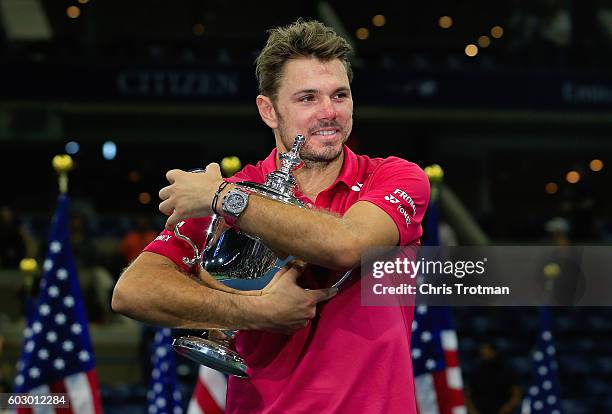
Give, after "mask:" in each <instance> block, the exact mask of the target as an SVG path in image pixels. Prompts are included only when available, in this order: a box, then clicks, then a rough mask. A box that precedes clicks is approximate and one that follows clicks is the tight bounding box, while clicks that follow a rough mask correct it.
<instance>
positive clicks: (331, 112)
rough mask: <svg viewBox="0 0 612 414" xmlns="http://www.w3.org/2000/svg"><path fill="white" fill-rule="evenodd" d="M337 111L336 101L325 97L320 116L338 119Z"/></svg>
mask: <svg viewBox="0 0 612 414" xmlns="http://www.w3.org/2000/svg"><path fill="white" fill-rule="evenodd" d="M336 115H337V111H336V107H335V106H334V102H333V101H332V100H331V99H330V98H324V99H323V100H322V102H321V111H320V116H321V118H322V119H336Z"/></svg>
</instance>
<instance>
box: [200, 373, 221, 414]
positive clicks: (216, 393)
mask: <svg viewBox="0 0 612 414" xmlns="http://www.w3.org/2000/svg"><path fill="white" fill-rule="evenodd" d="M198 376H199V380H200V381H201V382H202V383H203V384H206V389H207V390H208V392H209V393H210V395H211V397H212V398H213V399H214V400H215V402H216V403H217V405H218V406H219V408H221V409H224V408H225V397H226V394H227V379H226V377H225V375H223V374H222V373H220V372H219V371H215V370H214V369H211V368H208V367H205V366H202V367H201V368H200V372H199V375H198Z"/></svg>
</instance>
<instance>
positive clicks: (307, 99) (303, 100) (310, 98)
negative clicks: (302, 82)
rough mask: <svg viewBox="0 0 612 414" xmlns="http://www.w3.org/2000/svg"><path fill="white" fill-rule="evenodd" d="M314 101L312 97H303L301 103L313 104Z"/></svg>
mask: <svg viewBox="0 0 612 414" xmlns="http://www.w3.org/2000/svg"><path fill="white" fill-rule="evenodd" d="M312 100H313V98H312V95H306V96H302V97H301V98H300V102H311V101H312Z"/></svg>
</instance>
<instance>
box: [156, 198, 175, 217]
mask: <svg viewBox="0 0 612 414" xmlns="http://www.w3.org/2000/svg"><path fill="white" fill-rule="evenodd" d="M159 211H160V212H162V213H164V214H165V215H166V216H169V215H170V214H172V213H174V206H173V205H172V203H171V202H170V200H165V201H162V202H161V203H159Z"/></svg>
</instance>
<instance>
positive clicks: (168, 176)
mask: <svg viewBox="0 0 612 414" xmlns="http://www.w3.org/2000/svg"><path fill="white" fill-rule="evenodd" d="M181 172H182V171H181V170H176V169H175V170H170V171H168V172H167V173H166V180H168V182H169V183H170V184H174V180H176V176H177V175H178V174H179V173H181Z"/></svg>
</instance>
